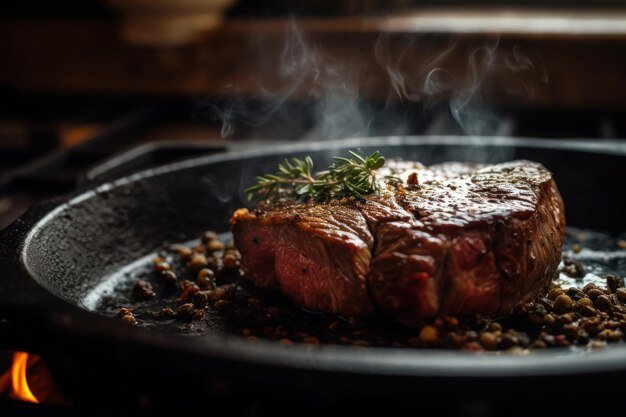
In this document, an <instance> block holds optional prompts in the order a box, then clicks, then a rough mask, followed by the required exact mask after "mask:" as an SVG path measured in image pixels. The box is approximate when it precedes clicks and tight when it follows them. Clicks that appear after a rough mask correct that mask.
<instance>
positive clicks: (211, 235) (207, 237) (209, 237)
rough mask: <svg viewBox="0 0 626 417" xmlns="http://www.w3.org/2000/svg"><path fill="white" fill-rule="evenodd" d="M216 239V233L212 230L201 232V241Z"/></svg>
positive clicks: (206, 241)
mask: <svg viewBox="0 0 626 417" xmlns="http://www.w3.org/2000/svg"><path fill="white" fill-rule="evenodd" d="M216 239H217V233H215V232H213V231H210V230H208V231H206V232H204V233H202V243H208V242H210V241H212V240H216Z"/></svg>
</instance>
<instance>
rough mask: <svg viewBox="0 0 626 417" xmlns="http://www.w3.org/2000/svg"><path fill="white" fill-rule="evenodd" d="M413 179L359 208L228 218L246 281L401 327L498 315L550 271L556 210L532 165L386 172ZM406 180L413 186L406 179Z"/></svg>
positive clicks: (321, 207)
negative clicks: (446, 317)
mask: <svg viewBox="0 0 626 417" xmlns="http://www.w3.org/2000/svg"><path fill="white" fill-rule="evenodd" d="M389 169H390V170H391V171H392V173H393V174H394V175H397V176H400V177H401V178H405V179H406V178H408V177H409V175H411V174H412V173H417V181H418V183H419V184H418V185H415V186H411V187H408V188H404V187H395V188H389V190H387V191H385V192H383V193H379V194H376V195H373V196H370V197H369V198H368V199H367V201H366V202H357V201H354V200H350V199H346V200H343V201H333V202H328V203H287V204H281V205H273V206H263V207H259V208H257V210H255V211H253V212H249V211H247V210H245V209H243V210H238V211H237V212H236V213H235V214H234V215H233V217H232V219H231V224H232V229H233V234H234V237H235V244H236V245H237V247H238V248H239V250H240V251H241V254H242V266H243V269H244V272H245V275H246V277H248V278H249V279H251V280H253V281H254V282H255V284H256V285H258V286H261V287H276V288H279V289H280V290H281V291H282V292H283V293H285V294H286V295H287V296H288V297H290V298H292V299H293V300H294V301H295V302H297V303H298V304H300V305H302V306H303V307H305V308H310V309H317V310H323V311H328V312H331V313H336V314H341V315H346V316H364V315H368V314H370V313H372V312H373V307H374V306H376V307H377V308H379V309H381V310H383V311H384V312H386V313H387V314H389V315H391V316H393V317H395V318H396V319H397V320H400V321H402V322H405V323H409V324H411V323H415V322H416V321H418V320H421V319H424V318H429V317H433V316H436V315H438V314H451V315H458V316H463V315H468V314H472V313H485V314H492V315H497V314H502V313H506V312H509V311H510V310H511V309H512V308H513V307H514V306H515V305H516V304H518V303H520V302H523V301H526V300H528V299H530V298H531V297H533V296H534V295H536V293H537V292H538V291H539V290H541V289H542V288H544V287H545V286H546V285H547V284H548V283H549V281H550V280H551V278H552V277H553V275H554V273H555V272H556V268H557V266H558V263H559V260H560V257H561V248H562V241H563V231H564V226H565V220H564V212H563V202H562V200H561V197H560V195H559V192H558V190H557V187H556V184H555V183H554V181H553V180H552V176H551V174H550V173H549V172H548V171H547V170H546V169H545V168H544V167H543V166H541V165H540V164H537V163H533V162H529V161H513V162H508V163H504V164H499V165H492V166H486V167H482V166H479V165H477V164H467V163H445V164H440V165H435V166H431V167H430V168H426V167H425V166H423V165H422V164H419V163H412V162H397V163H391V164H389ZM413 179H415V177H413Z"/></svg>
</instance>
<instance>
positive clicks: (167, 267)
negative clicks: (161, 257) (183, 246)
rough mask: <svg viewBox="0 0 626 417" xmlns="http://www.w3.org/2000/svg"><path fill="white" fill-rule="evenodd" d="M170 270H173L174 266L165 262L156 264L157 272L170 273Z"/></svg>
mask: <svg viewBox="0 0 626 417" xmlns="http://www.w3.org/2000/svg"><path fill="white" fill-rule="evenodd" d="M170 269H172V266H171V265H170V264H169V263H167V262H165V261H162V262H157V263H155V264H154V270H155V271H157V272H163V271H168V270H170Z"/></svg>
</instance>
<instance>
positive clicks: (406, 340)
mask: <svg viewBox="0 0 626 417" xmlns="http://www.w3.org/2000/svg"><path fill="white" fill-rule="evenodd" d="M229 237H230V235H228V234H223V235H221V236H220V238H221V240H223V241H226V240H228V239H229ZM622 237H623V236H622ZM619 241H620V236H612V235H609V234H607V233H601V232H595V231H592V230H586V229H578V228H568V229H567V230H566V234H565V241H564V249H563V255H564V257H566V258H571V259H573V260H575V261H579V262H582V264H583V265H584V266H585V270H586V275H585V276H584V277H583V278H571V277H569V276H567V275H565V274H564V273H563V272H561V273H560V274H559V277H558V278H557V279H556V283H558V284H559V285H561V286H562V287H564V288H569V287H572V286H573V287H578V288H582V287H583V286H584V285H586V284H587V283H590V282H591V283H595V284H597V285H598V286H602V287H604V286H606V280H605V276H606V275H607V274H616V275H619V276H624V275H625V274H626V250H625V249H623V248H620V245H619ZM197 243H198V242H186V244H187V245H189V246H195V245H194V244H197ZM156 255H157V254H156V253H153V254H149V255H147V256H145V257H143V258H141V259H138V260H137V261H135V262H133V263H131V264H129V265H127V266H126V267H125V268H122V269H120V270H119V271H118V272H117V273H115V274H112V275H110V276H108V277H106V278H104V279H103V280H102V281H101V282H102V283H101V284H100V285H98V286H97V287H96V288H95V289H93V290H92V291H91V292H89V293H88V294H87V296H86V297H84V299H83V300H82V305H83V307H85V308H87V309H89V310H91V311H94V312H96V313H98V314H101V315H104V316H109V317H116V316H117V314H118V312H119V309H120V307H132V308H134V314H135V317H136V318H137V320H138V325H139V326H142V327H145V328H149V329H155V330H158V331H162V332H167V333H170V334H178V335H187V336H193V337H202V336H204V335H207V334H211V333H216V332H217V333H229V334H236V335H242V336H243V337H248V338H250V339H256V338H268V339H276V340H281V341H282V342H283V343H290V342H288V340H300V341H304V342H307V343H318V342H319V343H322V344H324V343H326V344H356V345H363V346H370V345H373V346H392V347H410V346H411V340H412V338H415V337H416V331H415V330H411V329H406V328H403V327H401V326H399V325H398V324H396V323H395V322H392V321H391V320H386V319H384V318H376V319H370V320H368V321H367V322H354V321H351V320H344V319H340V318H338V317H336V316H333V315H328V314H322V313H316V312H308V311H304V310H302V309H301V308H299V307H298V306H296V305H294V304H292V303H291V302H289V301H288V300H287V299H286V298H285V297H283V296H282V295H280V294H278V293H270V292H267V291H259V290H257V289H256V288H254V287H253V286H251V285H250V284H247V283H246V282H245V281H244V279H243V277H241V276H235V274H230V276H228V277H225V278H222V280H221V283H222V284H227V283H232V284H233V286H236V288H237V290H236V295H235V296H233V297H232V298H229V299H228V300H229V301H228V303H227V304H228V305H227V306H225V307H224V308H221V309H216V308H209V309H208V310H207V311H205V315H204V317H202V318H200V319H195V320H189V321H185V320H181V319H177V318H166V319H164V318H159V317H158V312H159V311H160V310H161V309H162V308H163V307H172V308H173V309H176V307H177V305H179V304H180V303H177V302H176V301H175V299H176V297H177V295H178V294H179V293H180V291H179V290H177V289H173V288H169V289H168V288H167V287H165V286H164V284H163V283H162V282H161V279H160V278H159V277H158V276H157V274H156V273H155V272H153V270H152V259H153V258H154V257H155V256H156ZM170 259H174V260H175V259H177V257H171V258H170ZM173 266H174V269H175V270H176V271H177V272H179V279H187V278H188V279H192V277H191V276H190V275H189V273H188V272H184V270H185V268H183V267H182V265H177V264H175V263H174V265H173ZM185 273H187V275H185ZM139 279H143V280H147V281H149V282H150V283H151V284H152V286H153V288H154V290H155V292H156V296H155V297H153V298H152V299H150V300H146V301H137V300H136V299H134V298H133V295H132V293H133V287H134V285H135V283H136V282H137V281H138V280H139ZM219 282H220V281H218V283H219ZM528 331H529V332H532V329H529V330H528Z"/></svg>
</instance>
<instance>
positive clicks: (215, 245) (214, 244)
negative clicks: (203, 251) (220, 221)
mask: <svg viewBox="0 0 626 417" xmlns="http://www.w3.org/2000/svg"><path fill="white" fill-rule="evenodd" d="M223 249H224V244H223V243H222V242H220V241H219V240H217V239H213V240H211V241H209V242H208V243H207V250H208V251H209V252H217V251H221V250H223Z"/></svg>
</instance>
